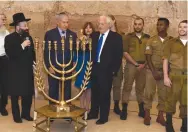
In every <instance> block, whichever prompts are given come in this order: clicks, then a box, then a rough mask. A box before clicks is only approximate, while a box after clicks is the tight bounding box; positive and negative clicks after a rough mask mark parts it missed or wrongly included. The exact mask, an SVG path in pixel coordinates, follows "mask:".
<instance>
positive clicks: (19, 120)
mask: <svg viewBox="0 0 188 132" xmlns="http://www.w3.org/2000/svg"><path fill="white" fill-rule="evenodd" d="M14 122H16V123H22V119H21V118H14Z"/></svg>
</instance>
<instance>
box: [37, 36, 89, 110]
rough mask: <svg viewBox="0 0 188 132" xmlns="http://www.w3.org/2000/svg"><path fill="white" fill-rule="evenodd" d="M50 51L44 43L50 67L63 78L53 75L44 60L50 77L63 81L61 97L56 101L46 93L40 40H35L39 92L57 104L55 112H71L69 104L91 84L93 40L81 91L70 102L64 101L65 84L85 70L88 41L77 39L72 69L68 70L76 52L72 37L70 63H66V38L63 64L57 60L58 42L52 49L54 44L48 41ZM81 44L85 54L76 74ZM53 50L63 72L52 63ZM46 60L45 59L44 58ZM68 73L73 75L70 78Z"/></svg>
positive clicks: (62, 42)
mask: <svg viewBox="0 0 188 132" xmlns="http://www.w3.org/2000/svg"><path fill="white" fill-rule="evenodd" d="M47 43H48V49H45V44H46V42H45V41H43V46H42V49H43V51H44V50H48V55H49V56H48V61H49V65H50V67H51V68H52V69H53V70H54V71H55V72H56V73H59V74H61V77H59V76H57V75H55V74H52V73H51V72H50V71H49V69H48V68H47V67H46V64H45V62H44V60H42V64H43V67H44V69H45V71H46V72H47V74H48V75H50V76H51V77H53V78H55V79H58V80H60V81H61V87H60V88H59V92H60V93H61V94H60V95H61V96H60V97H59V100H55V99H53V98H51V97H49V96H48V94H46V92H45V85H44V80H43V77H42V75H41V68H40V66H41V61H40V60H39V52H40V50H39V40H38V38H36V39H35V53H36V62H35V63H34V66H33V67H34V75H35V79H36V87H37V88H38V90H39V91H40V92H41V93H42V94H43V95H44V97H45V98H46V99H48V100H50V101H51V102H53V103H55V104H57V105H56V106H55V107H56V108H55V111H67V112H69V111H70V106H69V105H68V103H70V102H72V101H73V100H76V99H77V98H78V97H79V96H80V95H81V94H82V93H83V91H84V90H85V89H86V87H87V84H88V83H89V79H90V75H91V69H92V61H91V50H92V46H91V44H92V41H91V39H88V43H87V44H88V45H89V52H90V59H89V61H87V66H86V70H85V75H84V80H83V81H82V85H81V91H80V92H79V93H78V94H77V95H76V96H75V97H73V98H72V99H69V100H64V82H65V81H66V80H70V79H73V78H75V77H76V76H77V75H78V74H79V73H80V72H81V70H82V69H83V66H84V63H85V62H84V61H85V52H86V39H82V40H79V39H77V40H76V61H75V63H74V65H73V66H72V67H71V68H70V69H68V70H67V69H66V70H65V68H67V67H69V66H70V65H71V64H72V61H73V55H74V53H75V51H73V40H72V36H70V37H69V43H70V45H69V51H70V60H69V62H68V63H65V39H64V37H62V39H61V50H62V57H63V58H62V63H60V62H59V61H58V58H57V51H58V48H57V41H54V42H53V47H54V49H52V42H51V41H48V42H47ZM80 44H81V45H82V46H81V47H82V49H81V50H82V52H83V59H82V64H81V67H80V69H79V70H78V71H76V72H74V73H73V71H75V68H76V67H77V65H78V53H79V50H80ZM51 50H54V51H55V58H54V59H55V61H56V64H57V65H58V66H60V67H61V69H62V70H59V69H57V68H56V67H55V66H54V65H53V64H52V62H51ZM43 58H44V57H43ZM68 73H73V74H71V75H70V76H65V75H66V74H68Z"/></svg>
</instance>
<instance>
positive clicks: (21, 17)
mask: <svg viewBox="0 0 188 132" xmlns="http://www.w3.org/2000/svg"><path fill="white" fill-rule="evenodd" d="M12 18H13V22H12V23H11V24H9V25H10V26H15V25H17V24H18V23H19V22H23V21H26V22H27V21H30V20H31V19H30V18H27V19H26V18H25V16H24V14H23V13H16V14H14V15H13V16H12Z"/></svg>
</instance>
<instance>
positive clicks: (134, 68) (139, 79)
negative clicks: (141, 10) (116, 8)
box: [120, 17, 150, 120]
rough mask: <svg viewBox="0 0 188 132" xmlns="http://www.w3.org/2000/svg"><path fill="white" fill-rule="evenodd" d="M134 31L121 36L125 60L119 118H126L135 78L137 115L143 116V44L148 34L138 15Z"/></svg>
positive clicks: (144, 44)
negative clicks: (144, 30) (144, 31)
mask: <svg viewBox="0 0 188 132" xmlns="http://www.w3.org/2000/svg"><path fill="white" fill-rule="evenodd" d="M133 27H134V32H133V33H129V34H128V35H126V36H125V37H123V43H124V44H123V46H124V57H125V58H126V60H127V64H126V66H125V71H124V79H125V81H124V87H123V91H122V107H123V109H122V112H121V114H120V119H121V120H126V119H127V106H128V102H129V95H130V93H131V90H132V85H133V82H134V80H135V82H136V86H135V90H136V96H137V101H138V104H139V114H138V116H140V117H144V103H143V93H144V87H145V68H144V67H145V63H146V61H145V60H146V59H145V55H144V52H145V48H146V47H145V46H146V43H147V40H148V39H149V37H150V36H149V35H148V34H145V33H143V27H144V20H143V19H142V18H140V17H138V18H136V19H135V20H134V26H133Z"/></svg>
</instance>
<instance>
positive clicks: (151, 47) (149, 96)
mask: <svg viewBox="0 0 188 132" xmlns="http://www.w3.org/2000/svg"><path fill="white" fill-rule="evenodd" d="M170 39H172V37H170V36H168V37H166V38H165V39H164V41H163V42H162V41H161V39H160V37H159V36H158V35H155V36H153V37H151V38H150V39H149V40H148V42H147V45H146V51H145V54H146V55H151V61H152V63H153V66H154V67H155V69H156V71H157V72H158V73H159V74H160V75H161V76H163V61H162V59H161V58H162V56H163V50H164V46H165V44H167V42H168V41H169V40H170ZM156 86H157V93H158V105H157V109H158V110H159V111H164V110H165V101H166V87H165V86H164V81H163V77H162V79H161V80H157V81H156V80H155V79H154V77H153V75H152V72H151V70H150V69H149V66H146V86H145V92H144V108H145V109H151V108H152V101H153V98H154V96H155V93H156Z"/></svg>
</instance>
